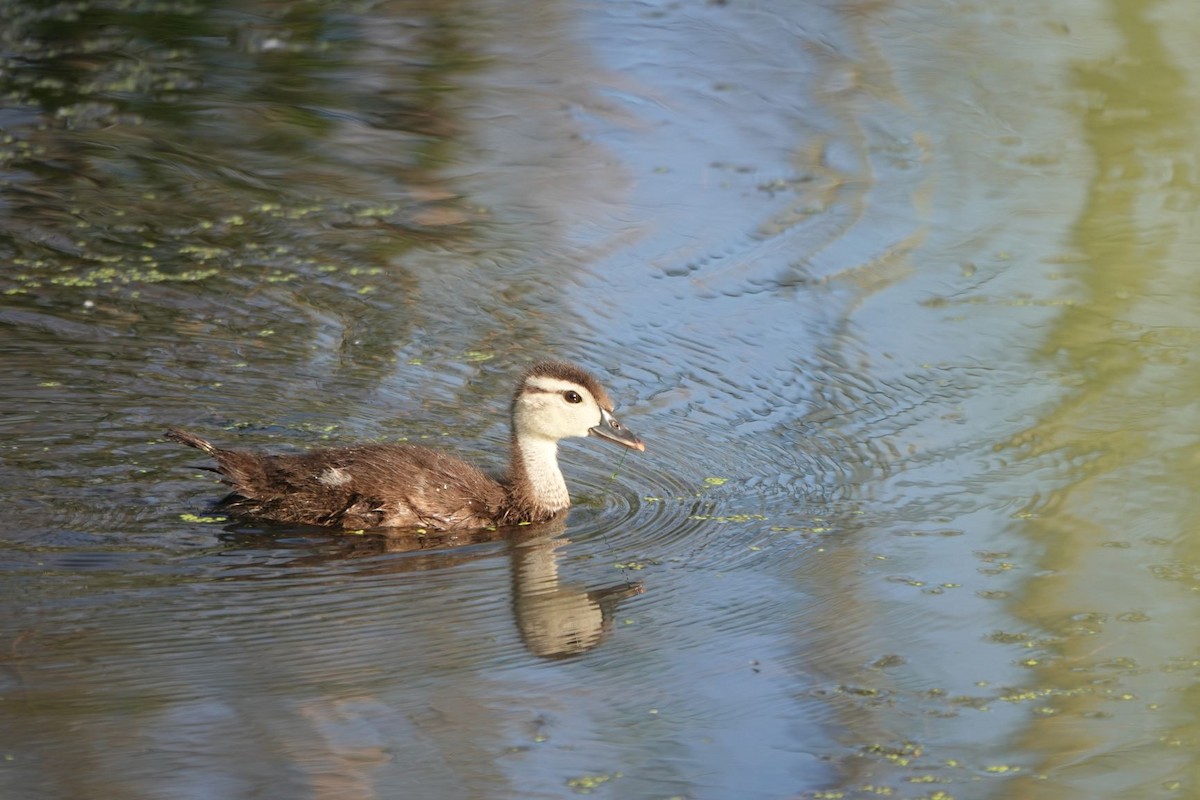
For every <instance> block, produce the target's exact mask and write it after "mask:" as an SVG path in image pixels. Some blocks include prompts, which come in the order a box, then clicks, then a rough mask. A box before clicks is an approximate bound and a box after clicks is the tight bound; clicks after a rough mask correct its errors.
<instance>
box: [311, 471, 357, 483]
mask: <svg viewBox="0 0 1200 800" xmlns="http://www.w3.org/2000/svg"><path fill="white" fill-rule="evenodd" d="M351 480H353V478H351V477H350V473H349V472H346V470H344V469H342V468H341V467H330V468H329V469H327V470H325V471H324V472H322V473H321V474H320V475H318V476H317V483H322V484H324V485H326V486H345V485H346V484H347V483H349V482H350V481H351Z"/></svg>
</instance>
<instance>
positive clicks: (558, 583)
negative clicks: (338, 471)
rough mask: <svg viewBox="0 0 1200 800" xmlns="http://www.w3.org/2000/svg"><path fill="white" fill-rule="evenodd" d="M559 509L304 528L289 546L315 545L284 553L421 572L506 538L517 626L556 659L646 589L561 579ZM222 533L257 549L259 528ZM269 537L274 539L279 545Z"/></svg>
mask: <svg viewBox="0 0 1200 800" xmlns="http://www.w3.org/2000/svg"><path fill="white" fill-rule="evenodd" d="M564 531H566V514H562V515H560V516H559V517H557V518H555V519H553V520H551V521H550V522H547V523H543V524H540V525H522V526H519V527H510V528H500V529H496V530H486V529H484V530H475V531H470V532H466V531H447V532H443V533H439V534H418V533H414V532H411V531H393V530H382V531H375V532H368V533H364V534H360V535H356V536H345V535H339V536H329V535H328V534H319V535H318V534H311V535H304V536H303V538H301V539H300V540H299V542H296V540H294V539H293V540H292V541H293V542H296V544H295V545H293V546H301V547H304V548H306V549H308V548H313V547H314V542H313V540H312V538H311V536H319V539H320V543H319V545H318V547H319V549H320V550H321V551H322V552H319V553H310V554H308V555H303V556H300V557H299V558H295V559H291V560H289V561H288V562H286V566H290V567H299V566H312V565H314V564H323V563H331V562H338V561H344V560H347V559H356V558H369V557H375V556H380V555H389V554H391V555H396V556H398V557H397V558H391V559H387V560H386V561H385V562H384V563H378V564H372V565H371V566H369V567H366V568H365V569H363V570H362V573H364V574H369V575H381V574H390V573H406V572H423V571H427V570H433V569H446V568H447V567H449V566H453V565H456V564H466V563H468V562H471V561H475V560H478V559H480V558H487V557H490V556H492V555H493V554H494V552H495V551H494V549H492V548H482V549H481V548H478V547H474V546H473V545H486V544H487V543H491V542H505V543H506V544H507V549H508V556H509V565H510V574H511V586H512V609H513V616H514V618H515V621H516V626H517V631H518V633H519V634H520V636H521V641H522V642H523V643H524V645H525V647H526V648H527V649H528V650H529V652H530V653H532V654H533V655H535V656H538V657H539V658H546V659H562V658H570V657H572V656H578V655H582V654H583V653H586V652H588V651H589V650H592V649H594V648H595V647H597V646H599V645H600V644H602V643H603V642H604V641H605V640H606V639H607V638H608V636H609V635H610V634H611V633H612V630H613V617H614V615H615V614H616V611H617V608H618V606H619V605H620V603H621V602H622V601H624V600H627V599H629V598H631V597H635V596H637V595H639V594H643V593H644V592H645V587H644V585H643V584H642V582H641V581H636V582H635V581H629V580H625V581H621V582H618V583H613V584H610V585H607V586H597V587H593V588H589V587H587V586H585V585H581V584H579V583H574V582H566V583H564V582H563V581H562V580H561V579H560V576H559V567H560V562H561V560H562V557H563V555H564V552H565V550H564V548H566V547H568V546H569V545H570V544H571V540H570V539H568V538H566V537H565V536H563V535H562V534H563V533H564ZM222 538H223V539H224V540H225V541H226V542H235V543H237V544H239V545H240V546H243V547H255V548H261V547H262V546H263V534H261V533H246V532H235V531H233V530H229V531H228V532H227V533H225V534H224V535H223V536H222ZM281 543H282V542H281V541H280V540H275V544H276V545H278V544H281Z"/></svg>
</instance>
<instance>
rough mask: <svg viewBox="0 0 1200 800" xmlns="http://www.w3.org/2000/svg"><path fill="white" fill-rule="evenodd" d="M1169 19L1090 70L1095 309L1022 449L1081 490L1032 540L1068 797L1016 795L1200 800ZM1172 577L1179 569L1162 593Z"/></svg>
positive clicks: (1021, 610)
mask: <svg viewBox="0 0 1200 800" xmlns="http://www.w3.org/2000/svg"><path fill="white" fill-rule="evenodd" d="M1155 9H1156V13H1155V14H1154V15H1151V14H1150V13H1149V10H1150V6H1149V5H1148V4H1145V3H1134V2H1117V3H1113V4H1112V5H1111V6H1109V7H1108V10H1109V13H1110V14H1111V22H1112V24H1113V26H1114V27H1115V28H1116V32H1117V33H1118V35H1119V38H1120V42H1121V45H1120V49H1119V51H1118V52H1117V53H1115V55H1113V56H1112V57H1108V58H1104V59H1103V60H1101V61H1097V62H1092V63H1084V64H1081V65H1079V66H1078V67H1077V69H1076V72H1075V78H1076V83H1077V87H1078V88H1079V89H1080V90H1081V92H1082V93H1083V95H1084V96H1085V97H1086V98H1087V103H1086V104H1085V105H1084V107H1083V108H1082V109H1081V111H1080V117H1081V120H1080V121H1081V127H1082V130H1083V131H1084V132H1085V134H1086V140H1085V143H1086V145H1087V147H1089V148H1090V150H1091V152H1092V154H1093V156H1094V159H1095V166H1096V169H1095V177H1094V180H1093V181H1092V183H1091V185H1090V189H1089V193H1088V196H1087V203H1086V205H1085V208H1084V211H1083V214H1082V216H1081V218H1080V219H1079V220H1078V223H1077V225H1076V226H1075V231H1074V239H1075V242H1074V246H1075V247H1076V248H1077V250H1078V252H1079V254H1080V255H1081V262H1082V264H1083V265H1084V266H1082V267H1081V268H1080V269H1078V270H1077V272H1076V274H1075V278H1076V279H1077V281H1078V282H1079V286H1080V289H1081V293H1082V294H1083V295H1084V298H1083V299H1081V300H1080V301H1079V302H1077V303H1075V304H1073V305H1071V306H1070V307H1068V308H1066V309H1064V311H1063V313H1062V315H1061V316H1060V317H1059V319H1058V321H1057V324H1056V325H1054V327H1053V328H1052V329H1050V331H1049V335H1048V336H1047V338H1046V341H1045V345H1044V347H1043V349H1042V352H1041V358H1042V359H1043V361H1045V362H1049V363H1050V364H1051V365H1053V367H1055V368H1057V370H1059V373H1060V375H1061V376H1062V380H1063V383H1064V384H1065V385H1066V386H1068V387H1070V388H1069V392H1068V394H1067V395H1066V396H1065V398H1064V399H1063V400H1062V401H1061V402H1060V403H1059V404H1058V405H1057V406H1056V407H1055V408H1054V409H1053V410H1052V411H1050V413H1048V414H1045V415H1044V416H1043V417H1042V418H1041V419H1040V421H1039V422H1038V423H1037V424H1036V425H1034V426H1033V427H1032V428H1030V429H1029V430H1028V431H1026V432H1025V433H1024V435H1023V436H1022V437H1021V438H1020V439H1019V440H1018V443H1019V444H1020V445H1021V446H1022V447H1024V448H1025V452H1026V454H1027V456H1028V457H1030V458H1035V459H1043V460H1050V461H1053V462H1054V463H1056V464H1057V465H1058V468H1059V469H1058V474H1059V476H1060V477H1061V478H1063V480H1064V482H1063V484H1062V485H1060V486H1058V487H1048V489H1049V491H1048V492H1047V493H1046V494H1045V495H1044V496H1043V498H1042V500H1041V502H1040V504H1039V505H1038V506H1037V507H1036V508H1035V509H1033V511H1034V513H1033V514H1032V518H1030V519H1029V520H1028V521H1027V522H1025V523H1022V529H1023V530H1024V531H1025V532H1026V533H1027V535H1029V536H1032V537H1034V538H1036V540H1037V542H1038V544H1039V545H1040V546H1042V547H1043V548H1044V555H1043V558H1042V561H1041V565H1040V566H1041V568H1042V569H1043V570H1045V571H1047V572H1048V574H1046V575H1045V576H1044V577H1041V578H1039V579H1036V580H1034V581H1032V582H1031V583H1030V584H1029V586H1028V589H1027V592H1026V593H1024V595H1023V597H1022V599H1021V603H1020V605H1019V606H1014V608H1013V610H1014V613H1016V614H1017V615H1018V616H1021V617H1024V618H1026V619H1027V620H1029V621H1030V622H1031V623H1033V624H1036V625H1042V626H1046V627H1049V628H1050V629H1051V631H1052V632H1053V633H1054V634H1055V635H1056V636H1057V637H1058V641H1059V643H1058V645H1057V646H1056V647H1054V648H1052V649H1051V650H1050V651H1049V652H1050V653H1051V655H1049V656H1048V657H1045V658H1038V659H1034V660H1033V661H1031V664H1030V666H1031V667H1032V669H1031V672H1032V673H1033V674H1034V675H1036V676H1037V677H1036V678H1034V681H1035V682H1036V685H1037V686H1041V687H1049V688H1051V689H1052V695H1053V696H1055V697H1056V699H1055V700H1054V702H1053V703H1052V704H1050V705H1049V707H1048V709H1047V713H1046V714H1044V715H1040V716H1037V717H1035V718H1034V719H1033V721H1032V722H1031V724H1030V727H1029V728H1028V730H1027V734H1026V736H1025V738H1024V742H1023V747H1024V748H1026V749H1028V750H1029V751H1031V752H1034V753H1041V754H1042V758H1041V761H1040V763H1039V764H1037V765H1036V767H1035V772H1036V773H1038V774H1040V775H1041V776H1043V777H1048V778H1049V780H1031V779H1028V778H1023V779H1018V788H1017V790H1016V795H1015V796H1021V797H1027V798H1038V797H1047V798H1049V797H1064V796H1075V797H1079V796H1095V797H1098V796H1118V795H1120V796H1133V795H1125V794H1120V793H1121V792H1126V791H1134V792H1136V793H1137V796H1150V795H1149V794H1142V792H1155V793H1157V792H1161V791H1162V790H1164V789H1167V790H1171V791H1174V790H1175V789H1179V790H1182V794H1179V795H1175V796H1192V794H1194V792H1195V789H1196V787H1197V780H1196V778H1197V775H1196V767H1195V762H1194V755H1193V754H1194V745H1195V742H1196V741H1197V740H1198V738H1200V726H1198V723H1197V712H1200V704H1198V703H1197V695H1196V692H1195V691H1194V688H1193V687H1192V681H1191V676H1192V675H1194V672H1195V669H1194V666H1192V665H1194V663H1195V661H1194V658H1195V656H1196V644H1197V643H1196V637H1195V635H1194V633H1192V631H1194V620H1195V617H1196V611H1197V609H1196V607H1195V602H1196V601H1195V597H1196V590H1197V589H1198V588H1200V580H1197V575H1198V574H1200V569H1197V565H1200V543H1198V541H1197V538H1196V536H1195V533H1194V532H1195V530H1196V528H1197V524H1198V521H1200V502H1198V500H1197V494H1196V492H1195V486H1196V483H1197V478H1198V477H1200V469H1198V468H1200V461H1198V460H1197V457H1196V454H1197V450H1196V431H1197V430H1200V427H1198V425H1197V423H1198V422H1200V420H1198V419H1197V414H1196V404H1195V400H1196V397H1198V396H1200V377H1198V376H1197V374H1196V372H1195V370H1194V368H1193V367H1192V362H1193V359H1194V354H1195V352H1196V345H1197V344H1200V335H1198V333H1197V331H1198V328H1197V326H1198V325H1200V319H1198V317H1197V313H1196V309H1197V307H1198V301H1200V296H1198V294H1200V293H1198V292H1197V285H1196V278H1195V271H1194V269H1193V267H1192V265H1191V263H1190V262H1191V260H1192V259H1191V258H1189V250H1191V249H1192V242H1191V237H1190V235H1189V233H1190V231H1189V227H1191V226H1192V222H1193V218H1194V216H1195V215H1194V211H1193V209H1194V208H1195V207H1196V204H1197V199H1198V198H1197V193H1196V185H1195V176H1194V171H1193V161H1194V151H1195V142H1196V140H1197V127H1198V126H1197V124H1196V123H1197V120H1196V117H1195V104H1194V102H1192V99H1191V97H1190V96H1189V94H1188V83H1189V81H1191V80H1194V76H1195V74H1197V73H1198V72H1200V63H1196V62H1195V61H1194V60H1192V61H1190V62H1189V61H1187V60H1186V59H1183V60H1181V59H1180V58H1179V54H1178V53H1176V52H1173V51H1172V49H1171V48H1170V47H1169V46H1168V44H1167V42H1166V41H1165V39H1167V38H1169V33H1170V30H1171V29H1172V28H1173V27H1175V26H1180V25H1183V26H1184V27H1185V28H1188V27H1190V28H1194V27H1195V26H1194V24H1191V20H1192V19H1194V15H1193V14H1192V9H1190V8H1189V7H1186V6H1184V5H1182V4H1176V5H1173V6H1171V5H1168V6H1163V7H1159V6H1155ZM1189 57H1190V54H1189ZM1155 564H1158V565H1164V564H1165V565H1176V566H1177V567H1180V569H1178V570H1174V571H1171V575H1172V577H1170V578H1169V579H1167V580H1163V579H1162V578H1163V577H1164V575H1163V573H1162V571H1161V570H1158V571H1156V569H1155V567H1154V566H1153V565H1155ZM1148 567H1149V568H1148ZM1180 665H1188V666H1185V668H1184V669H1182V670H1180V669H1178V667H1179V666H1180ZM1181 690H1186V693H1183V692H1182V691H1181ZM1189 743H1190V744H1189ZM1116 776H1119V777H1116ZM1064 792H1065V794H1064Z"/></svg>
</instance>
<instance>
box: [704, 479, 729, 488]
mask: <svg viewBox="0 0 1200 800" xmlns="http://www.w3.org/2000/svg"><path fill="white" fill-rule="evenodd" d="M728 480H729V478H705V479H704V482H705V483H707V484H708V485H709V486H723V485H724V484H725V483H726V482H727V481H728Z"/></svg>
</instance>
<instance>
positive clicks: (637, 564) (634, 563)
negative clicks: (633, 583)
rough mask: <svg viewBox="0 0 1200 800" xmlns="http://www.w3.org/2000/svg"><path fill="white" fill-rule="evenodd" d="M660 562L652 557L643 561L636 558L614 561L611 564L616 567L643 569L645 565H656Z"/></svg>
mask: <svg viewBox="0 0 1200 800" xmlns="http://www.w3.org/2000/svg"><path fill="white" fill-rule="evenodd" d="M661 563H662V562H661V561H655V560H654V559H652V558H648V559H646V560H645V561H638V560H637V559H633V560H631V561H618V562H616V563H614V564H613V566H614V567H616V568H617V569H632V570H639V569H645V568H646V567H656V566H658V565H659V564H661Z"/></svg>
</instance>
